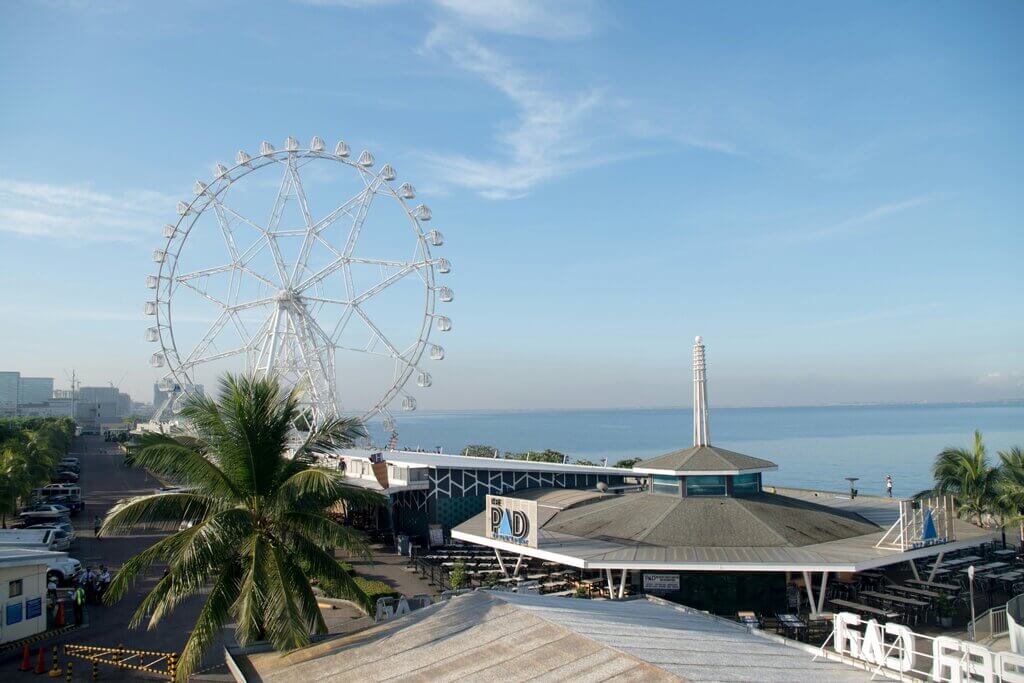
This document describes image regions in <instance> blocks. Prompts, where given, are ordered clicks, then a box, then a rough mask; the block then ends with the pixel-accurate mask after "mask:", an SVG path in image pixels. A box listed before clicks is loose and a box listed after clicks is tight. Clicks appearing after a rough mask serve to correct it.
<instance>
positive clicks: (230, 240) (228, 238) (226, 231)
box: [213, 201, 238, 263]
mask: <svg viewBox="0 0 1024 683" xmlns="http://www.w3.org/2000/svg"><path fill="white" fill-rule="evenodd" d="M213 214H214V215H215V216H216V217H217V223H218V224H219V225H220V232H221V234H222V235H223V236H224V246H226V247H227V249H228V253H229V254H230V255H231V260H232V261H233V262H235V263H237V262H238V245H236V244H235V233H234V231H232V230H231V223H230V222H229V221H228V217H227V216H225V215H224V206H223V205H222V204H220V203H219V202H216V201H214V202H213Z"/></svg>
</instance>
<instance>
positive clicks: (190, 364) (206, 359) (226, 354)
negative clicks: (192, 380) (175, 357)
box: [181, 346, 249, 372]
mask: <svg viewBox="0 0 1024 683" xmlns="http://www.w3.org/2000/svg"><path fill="white" fill-rule="evenodd" d="M248 350H249V347H248V346H239V347H236V348H233V349H230V350H228V351H220V352H218V353H213V354H210V355H209V356H202V357H200V358H196V359H194V360H190V361H185V362H183V363H182V364H181V368H182V369H183V370H185V371H186V372H189V371H191V370H192V369H193V368H196V367H198V366H200V365H203V364H205V363H212V362H214V361H217V360H222V359H224V358H231V357H232V356H238V355H241V354H243V353H246V352H247V351H248Z"/></svg>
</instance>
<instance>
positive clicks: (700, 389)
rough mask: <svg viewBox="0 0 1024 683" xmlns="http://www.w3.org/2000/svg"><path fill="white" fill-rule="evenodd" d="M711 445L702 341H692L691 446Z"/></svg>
mask: <svg viewBox="0 0 1024 683" xmlns="http://www.w3.org/2000/svg"><path fill="white" fill-rule="evenodd" d="M710 444H711V432H710V430H709V429H708V393H707V373H706V372H705V366H704V340H703V339H701V338H700V337H697V338H696V339H694V344H693V445H694V446H708V445H710Z"/></svg>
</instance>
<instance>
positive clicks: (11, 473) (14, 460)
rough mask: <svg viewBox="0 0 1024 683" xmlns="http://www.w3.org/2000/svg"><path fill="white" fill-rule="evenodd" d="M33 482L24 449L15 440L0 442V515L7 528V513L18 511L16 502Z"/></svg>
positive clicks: (23, 495)
mask: <svg viewBox="0 0 1024 683" xmlns="http://www.w3.org/2000/svg"><path fill="white" fill-rule="evenodd" d="M33 486H34V482H33V481H32V478H31V474H30V471H29V461H28V459H27V458H26V457H25V449H24V447H23V446H21V444H19V443H17V442H16V441H13V440H11V441H9V442H7V443H4V444H0V516H2V523H0V525H2V527H3V528H4V529H6V528H7V515H12V516H13V515H15V514H17V512H18V504H19V503H20V502H21V501H23V500H24V499H25V498H26V497H27V496H28V494H29V492H31V490H32V487H33Z"/></svg>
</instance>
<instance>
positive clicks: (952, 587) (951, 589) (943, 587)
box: [907, 579, 960, 593]
mask: <svg viewBox="0 0 1024 683" xmlns="http://www.w3.org/2000/svg"><path fill="white" fill-rule="evenodd" d="M907 583H912V584H914V585H915V586H927V587H928V588H938V589H939V590H940V591H946V592H948V593H955V592H957V591H959V590H960V586H958V585H956V584H955V583H941V582H939V581H925V580H924V579H907Z"/></svg>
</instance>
